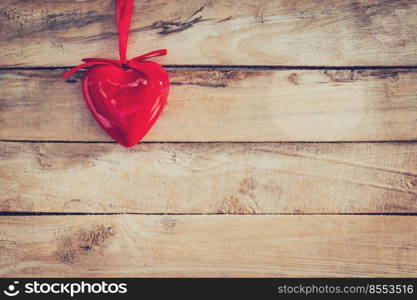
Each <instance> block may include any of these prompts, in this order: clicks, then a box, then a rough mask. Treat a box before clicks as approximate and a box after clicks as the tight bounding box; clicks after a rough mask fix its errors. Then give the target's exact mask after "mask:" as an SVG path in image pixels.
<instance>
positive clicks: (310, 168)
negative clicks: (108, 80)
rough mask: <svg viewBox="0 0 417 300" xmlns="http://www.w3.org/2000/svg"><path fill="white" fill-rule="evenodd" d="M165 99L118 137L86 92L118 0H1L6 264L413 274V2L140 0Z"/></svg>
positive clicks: (19, 268) (136, 46) (2, 249)
mask: <svg viewBox="0 0 417 300" xmlns="http://www.w3.org/2000/svg"><path fill="white" fill-rule="evenodd" d="M136 2H137V3H136V8H135V15H134V17H133V23H132V27H131V35H130V37H131V40H130V44H129V54H130V57H132V56H136V55H139V54H141V53H144V52H145V51H149V50H154V49H159V48H168V49H169V55H168V56H167V57H163V58H158V59H157V61H159V62H160V63H162V64H164V65H165V66H167V69H168V70H169V72H170V76H171V80H172V92H171V95H170V98H169V104H168V106H167V108H166V110H165V111H164V112H163V114H162V116H161V118H160V121H159V122H158V123H157V124H156V126H155V127H154V128H153V130H152V131H151V133H150V134H149V135H148V136H147V137H146V139H145V142H144V143H142V144H140V145H138V146H136V147H134V148H132V149H125V148H123V147H121V146H118V145H116V144H115V143H114V142H112V141H111V140H110V139H109V138H108V137H107V136H106V135H105V134H104V133H103V131H102V130H101V129H100V128H99V126H98V125H97V124H96V123H95V122H94V120H93V118H92V117H91V116H90V114H89V112H88V111H87V109H86V107H85V104H84V102H83V99H82V96H81V92H80V78H81V75H82V72H79V73H78V74H77V76H75V78H72V79H69V80H67V81H63V80H61V77H62V75H63V73H64V72H65V71H66V70H67V69H68V68H69V67H71V66H74V65H77V64H78V63H79V62H80V59H81V58H83V57H108V58H116V57H117V32H116V24H115V16H114V10H115V1H113V0H112V1H110V0H79V1H73V0H60V1H57V0H30V1H18V0H2V1H1V2H0V29H1V30H0V68H1V69H0V87H1V88H0V140H1V142H0V160H1V161H0V192H1V194H0V195H1V196H0V210H1V216H0V223H1V224H0V275H1V276H3V277H4V276H34V277H38V276H45V277H48V276H49V277H54V276H91V277H94V276H99V277H100V276H164V277H172V276H209V277H210V276H246V277H262V276H332V277H333V276H334V277H341V276H349V277H350V276H353V277H356V276H378V277H381V276H382V277H385V276H405V277H407V276H412V277H416V276H417V230H416V229H417V144H416V141H417V130H416V125H417V76H416V75H417V30H416V25H417V23H416V20H417V2H416V1H415V0H413V1H406V0H402V1H389V0H386V1H383V0H357V1H352V0H320V1H318V0H315V1H314V0H295V1H294V0H291V1H287V0H277V1H272V0H271V1H268V0H256V1H254V0H224V1H220V0H218V1H215V0H170V1H168V0H152V1H151V0H148V1H139V0H138V1H136Z"/></svg>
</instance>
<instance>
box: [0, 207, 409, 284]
mask: <svg viewBox="0 0 417 300" xmlns="http://www.w3.org/2000/svg"><path fill="white" fill-rule="evenodd" d="M416 226H417V218H415V217H407V216H400V217H399V216H366V217H364V216H133V215H124V216H81V217H74V216H60V217H45V216H43V217H34V216H32V217H7V218H2V219H1V226H0V233H1V234H0V235H1V237H2V238H1V240H0V249H1V250H0V251H1V256H0V275H1V276H24V277H27V276H34V277H39V276H43V277H56V276H57V277H68V276H81V277H82V276H89V277H102V276H105V277H106V276H109V277H113V276H117V277H131V276H146V277H152V276H162V277H165V276H169V277H172V276H184V277H195V276H208V277H210V276H219V277H220V276H221V277H223V276H227V277H229V276H231V277H234V276H244V277H262V276H277V277H279V276H289V277H316V276H317V277H351V276H353V277H359V276H362V277H367V276H369V277H374V276H377V277H390V276H393V277H396V276H399V277H416V276H417V232H416V230H415V229H416Z"/></svg>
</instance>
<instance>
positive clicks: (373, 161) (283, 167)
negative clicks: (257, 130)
mask: <svg viewBox="0 0 417 300" xmlns="http://www.w3.org/2000/svg"><path fill="white" fill-rule="evenodd" d="M0 159H1V161H0V184H1V185H2V186H3V187H4V188H3V190H2V199H0V210H2V211H27V212H28V211H31V212H117V213H125V212H131V213H136V212H140V213H160V212H164V213H181V214H183V213H204V214H207V213H210V214H225V213H226V214H236V213H237V214H257V213H412V212H414V213H417V201H416V199H417V145H416V144H414V143H400V144H395V143H361V144H356V143H353V144H352V143H343V144H339V143H329V144H323V143H320V144H280V143H278V144H271V143H266V144H252V143H250V144H244V143H237V144H234V143H233V144H223V143H220V144H205V143H202V144H194V143H192V144H144V145H141V146H139V147H136V148H133V149H124V148H122V147H120V146H118V145H115V144H44V143H41V144H38V143H35V144H32V143H28V144H27V143H0ZM335 195H337V196H335Z"/></svg>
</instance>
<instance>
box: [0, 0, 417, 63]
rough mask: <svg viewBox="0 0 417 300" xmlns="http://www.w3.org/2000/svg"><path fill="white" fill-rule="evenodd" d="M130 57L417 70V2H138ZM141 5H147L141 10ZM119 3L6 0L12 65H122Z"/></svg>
mask: <svg viewBox="0 0 417 300" xmlns="http://www.w3.org/2000/svg"><path fill="white" fill-rule="evenodd" d="M137 2H138V4H137V5H136V10H135V15H134V18H133V23H132V27H131V36H130V40H131V42H130V44H129V53H130V56H132V57H133V56H136V55H139V54H141V53H143V52H145V51H149V50H154V49H159V48H167V49H169V51H170V52H169V55H168V56H167V57H164V58H162V59H161V60H160V61H161V62H163V63H164V64H175V65H188V64H197V65H208V64H214V65H299V66H358V65H365V66H369V65H382V66H388V65H416V64H417V31H416V30H415V28H416V25H417V2H416V1H415V0H401V1H382V0H359V1H357V0H355V1H353V0H324V1H323V0H321V1H311V0H296V1H293V0H290V1H288V0H279V1H276V0H258V1H253V0H243V1H242V0H223V1H213V0H210V1H207V0H175V1H174V0H170V1H166V0H147V1H137ZM139 2H140V3H139ZM114 3H115V2H114V1H109V0H90V1H73V0H60V1H55V0H48V1H45V0H31V1H16V0H2V1H1V2H0V12H1V13H0V28H2V30H1V32H0V61H1V62H2V64H3V65H5V66H68V65H75V64H78V63H79V61H80V59H81V58H83V57H109V58H112V57H114V58H115V57H116V56H117V30H116V28H117V27H116V23H115V18H114V7H115V4H114Z"/></svg>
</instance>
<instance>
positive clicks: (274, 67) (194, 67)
mask: <svg viewBox="0 0 417 300" xmlns="http://www.w3.org/2000/svg"><path fill="white" fill-rule="evenodd" d="M74 67H75V66H44V67H34V66H28V67H1V66H0V71H26V70H27V71H53V70H66V69H72V68H74ZM163 67H164V68H166V69H167V70H170V71H175V70H187V69H190V70H200V69H201V70H213V69H219V70H224V71H226V70H240V69H241V70H282V71H291V70H383V69H387V70H394V69H408V70H411V69H417V65H411V66H409V65H391V66H372V65H370V66H291V65H289V66H286V65H264V66H256V65H163ZM85 70H86V69H85V68H83V69H80V71H85Z"/></svg>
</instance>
